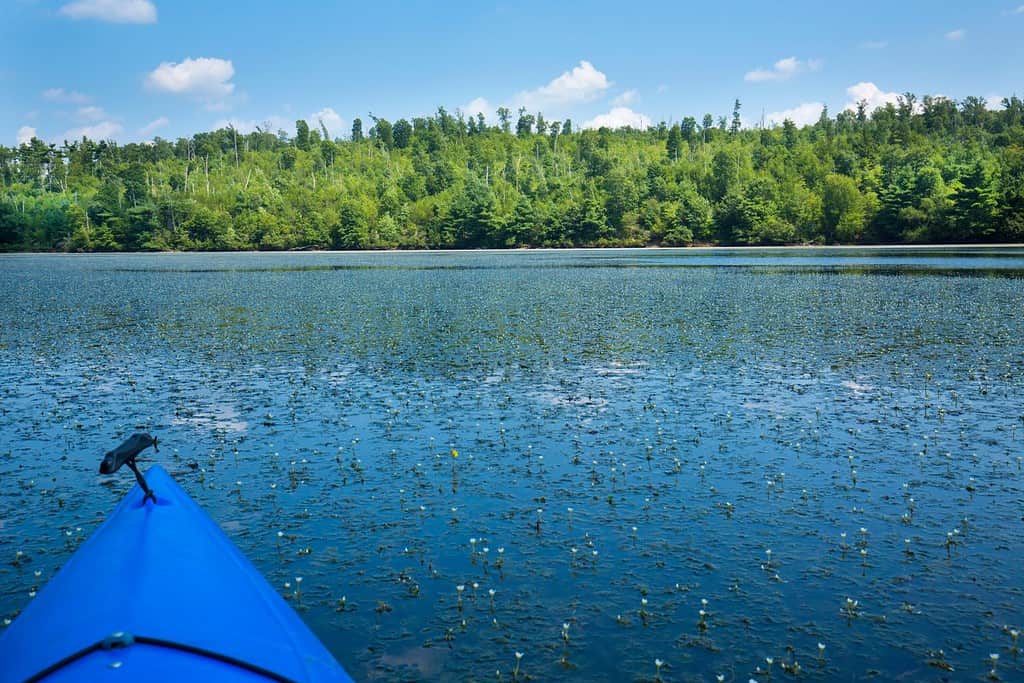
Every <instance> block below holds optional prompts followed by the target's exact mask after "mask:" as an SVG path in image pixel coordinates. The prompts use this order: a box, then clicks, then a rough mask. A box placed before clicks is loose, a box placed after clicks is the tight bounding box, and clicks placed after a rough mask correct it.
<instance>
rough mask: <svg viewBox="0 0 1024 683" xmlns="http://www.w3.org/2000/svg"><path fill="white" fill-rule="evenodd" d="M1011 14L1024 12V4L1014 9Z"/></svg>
mask: <svg viewBox="0 0 1024 683" xmlns="http://www.w3.org/2000/svg"><path fill="white" fill-rule="evenodd" d="M1011 14H1024V5H1021V6H1019V7H1018V8H1017V9H1015V10H1013V11H1012V12H1011Z"/></svg>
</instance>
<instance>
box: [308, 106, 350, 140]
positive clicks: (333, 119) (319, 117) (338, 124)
mask: <svg viewBox="0 0 1024 683" xmlns="http://www.w3.org/2000/svg"><path fill="white" fill-rule="evenodd" d="M309 118H310V120H311V121H312V123H313V125H319V124H320V123H321V122H323V124H324V126H325V127H326V128H327V132H328V134H331V135H340V131H341V129H342V120H341V116H339V115H338V112H336V111H334V109H332V108H331V107H324V108H323V109H321V110H320V111H318V112H315V113H313V114H310V115H309Z"/></svg>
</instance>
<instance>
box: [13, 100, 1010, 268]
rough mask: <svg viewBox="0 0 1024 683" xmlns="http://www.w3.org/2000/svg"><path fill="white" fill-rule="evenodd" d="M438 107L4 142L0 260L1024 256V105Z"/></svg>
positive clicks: (901, 102) (942, 102)
mask: <svg viewBox="0 0 1024 683" xmlns="http://www.w3.org/2000/svg"><path fill="white" fill-rule="evenodd" d="M496 121H497V124H496V125H491V124H489V123H488V122H487V121H486V120H485V119H484V117H483V116H482V115H478V116H476V117H463V116H462V115H458V114H457V115H453V114H450V113H448V112H447V111H445V110H444V109H443V108H441V109H438V111H437V112H436V113H435V114H434V115H433V116H430V117H418V118H413V119H411V120H406V119H400V120H398V121H395V122H393V123H392V122H390V121H387V120H385V119H381V118H376V117H371V118H369V119H368V120H367V122H366V125H365V131H364V124H363V121H361V120H360V119H355V120H354V121H353V124H352V127H351V130H350V131H346V135H345V136H344V138H342V137H332V135H331V133H330V132H329V131H328V130H327V129H326V127H324V126H323V124H322V123H319V122H307V121H302V120H300V121H297V122H296V125H295V130H294V131H288V132H286V131H269V130H262V129H257V130H256V131H254V132H250V133H246V134H243V133H242V132H239V131H237V130H235V129H233V128H222V129H220V130H216V131H213V132H206V133H198V134H196V135H193V136H192V137H191V138H180V139H178V140H176V141H169V140H164V139H161V138H156V139H154V140H153V141H152V142H146V143H132V144H125V145H118V144H116V143H113V142H110V141H93V140H88V139H82V140H76V141H65V142H64V143H63V144H62V145H55V144H48V143H46V142H44V141H42V140H39V139H37V138H33V139H32V140H31V141H29V142H27V143H24V144H22V145H19V146H18V147H3V146H0V183H2V188H0V251H32V250H38V251H137V250H242V249H262V250H283V249H302V248H308V249H386V248H391V249H395V248H397V249H424V248H481V247H490V248H513V247H573V246H580V247H582V246H652V245H661V246H683V245H690V244H694V243H701V244H720V245H773V244H775V245H779V244H902V243H907V244H911V243H922V244H928V243H990V242H1021V241H1024V101H1022V100H1021V99H1019V98H1017V97H1011V98H1007V99H1005V100H1003V102H1002V107H1001V108H1000V109H998V110H995V111H993V110H990V109H988V108H987V107H986V103H985V101H984V100H983V99H981V98H977V97H969V98H966V99H965V100H963V101H959V102H957V101H952V100H949V99H946V98H943V97H924V98H921V99H920V100H918V98H916V97H915V96H914V95H912V94H910V93H907V94H905V95H903V96H902V97H901V98H900V99H899V101H898V102H897V103H894V104H887V105H886V106H884V107H881V108H878V109H876V110H874V111H873V112H871V111H868V109H867V106H866V104H865V103H863V102H862V103H860V104H859V105H858V107H857V109H856V110H847V111H843V112H841V113H839V114H838V115H837V116H835V117H832V116H830V115H829V113H828V111H827V110H825V111H823V112H822V115H821V118H820V119H819V120H818V122H817V123H815V124H813V125H808V126H804V127H797V126H796V125H794V124H793V123H792V122H791V121H788V120H787V121H785V122H783V123H782V124H781V125H778V126H770V127H767V126H756V127H753V128H746V127H743V126H742V125H741V117H740V103H739V102H738V101H737V102H736V103H735V105H734V108H733V114H732V117H724V116H723V117H719V118H717V119H715V118H714V117H713V116H712V115H710V114H707V115H705V116H703V117H701V118H700V119H697V118H694V117H685V118H683V119H682V120H681V121H678V122H672V123H660V124H658V125H654V126H651V127H650V128H648V129H646V130H642V131H641V130H635V129H629V128H622V129H618V130H609V129H605V128H602V129H599V130H578V129H576V128H575V127H574V126H573V124H572V122H571V121H548V120H546V119H545V118H544V116H543V114H541V113H529V112H527V111H525V110H520V111H519V112H518V113H513V112H509V111H508V110H507V109H499V110H498V112H497V118H496Z"/></svg>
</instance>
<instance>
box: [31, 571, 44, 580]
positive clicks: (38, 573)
mask: <svg viewBox="0 0 1024 683" xmlns="http://www.w3.org/2000/svg"><path fill="white" fill-rule="evenodd" d="M32 573H33V574H35V575H36V578H37V579H38V578H39V577H40V576H42V575H43V573H42V572H41V571H39V570H38V569H37V570H35V571H34V572H32Z"/></svg>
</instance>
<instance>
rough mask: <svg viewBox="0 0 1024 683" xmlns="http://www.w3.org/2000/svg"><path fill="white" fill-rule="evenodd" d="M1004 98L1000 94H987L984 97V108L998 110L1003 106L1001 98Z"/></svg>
mask: <svg viewBox="0 0 1024 683" xmlns="http://www.w3.org/2000/svg"><path fill="white" fill-rule="evenodd" d="M1004 99H1005V98H1004V97H1003V96H1002V95H989V96H988V97H986V98H985V108H986V109H991V110H992V111H999V110H1001V109H1002V108H1003V100H1004Z"/></svg>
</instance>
